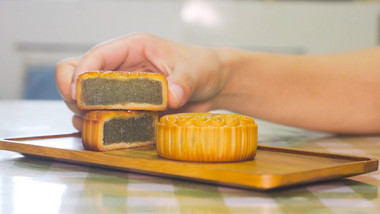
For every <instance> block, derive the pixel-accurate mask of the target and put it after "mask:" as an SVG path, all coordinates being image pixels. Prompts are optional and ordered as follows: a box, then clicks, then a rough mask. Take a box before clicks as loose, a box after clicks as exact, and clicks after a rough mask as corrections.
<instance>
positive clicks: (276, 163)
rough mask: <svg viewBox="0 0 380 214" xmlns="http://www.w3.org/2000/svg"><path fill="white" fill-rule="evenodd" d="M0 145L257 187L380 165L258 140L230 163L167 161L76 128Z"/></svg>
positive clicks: (43, 154) (352, 172) (150, 149)
mask: <svg viewBox="0 0 380 214" xmlns="http://www.w3.org/2000/svg"><path fill="white" fill-rule="evenodd" d="M0 149H2V150H9V151H15V152H19V153H22V154H26V155H32V156H40V157H44V158H50V159H54V160H61V161H66V162H71V163H80V164H86V165H90V166H101V167H106V168H112V169H118V170H125V171H130V172H139V173H144V174H151V175H159V176H165V177H172V178H177V179H185V180H189V181H198V182H206V183H211V184H218V185H225V186H232V187H239V188H245V189H255V190H269V189H275V188H281V187H286V186H293V185H299V184H306V183H311V182H316V181H322V180H331V179H337V178H342V177H347V176H352V175H357V174H362V173H367V172H371V171H375V170H377V169H378V160H377V159H375V158H370V157H359V156H348V155H338V154H332V153H319V152H310V151H305V150H298V149H290V148H281V147H273V146H260V145H259V146H258V150H257V155H256V158H255V160H253V161H244V162H231V163H195V162H182V161H172V160H167V159H163V158H160V157H158V156H157V153H156V150H155V147H154V146H151V147H144V148H135V149H123V150H114V151H108V152H94V151H88V150H84V148H83V146H82V141H81V136H80V135H79V134H78V133H74V134H65V135H54V136H37V137H24V138H8V139H2V140H0Z"/></svg>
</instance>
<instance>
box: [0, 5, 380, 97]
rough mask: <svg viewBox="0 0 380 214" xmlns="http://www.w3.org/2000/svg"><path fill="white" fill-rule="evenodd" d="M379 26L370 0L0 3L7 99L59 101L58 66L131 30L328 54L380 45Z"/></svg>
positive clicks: (1, 83) (1, 85) (0, 88)
mask: <svg viewBox="0 0 380 214" xmlns="http://www.w3.org/2000/svg"><path fill="white" fill-rule="evenodd" d="M379 27H380V4H379V3H377V1H364V0H361V1H360V0H357V1H348V0H341V1H317V0H315V1H313V0H309V1H306V0H305V1H284V0H282V1H280V0H278V1H275V0H271V1H268V0H267V1H265V0H261V1H260V0H256V1H254V0H214V1H208V0H32V1H31V0H17V1H15V0H0V99H60V96H59V94H58V92H57V89H56V87H55V79H54V67H55V64H56V63H57V62H58V61H59V60H61V59H63V58H66V57H70V56H78V55H82V54H84V53H85V52H86V51H87V50H88V49H89V48H91V47H92V46H93V45H95V44H97V43H99V42H102V41H104V40H108V39H111V38H114V37H119V36H122V35H125V34H129V33H132V32H148V33H152V34H156V35H158V36H161V37H164V38H168V39H172V40H176V41H181V42H189V43H196V44H201V45H206V46H210V47H237V48H242V49H247V50H254V51H263V52H273V53H289V54H323V53H332V52H340V51H347V50H355V49H362V48H369V47H373V46H376V45H378V44H379V41H380V34H379V31H380V30H379ZM379 60H380V59H379Z"/></svg>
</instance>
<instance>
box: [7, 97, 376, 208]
mask: <svg viewBox="0 0 380 214" xmlns="http://www.w3.org/2000/svg"><path fill="white" fill-rule="evenodd" d="M9 105H15V106H18V109H19V110H20V109H21V110H25V109H27V108H29V111H30V110H32V111H33V112H34V113H33V116H28V118H27V120H28V121H27V122H25V115H24V113H22V112H19V113H17V112H13V115H11V116H12V117H13V120H10V118H9V117H11V116H9V115H10V114H11V112H12V110H9V109H8V110H6V109H5V107H6V106H8V108H9ZM41 105H43V107H41ZM13 107H14V106H13ZM30 108H32V109H30ZM33 108H35V109H34V110H33ZM47 108H49V109H51V108H54V109H57V111H61V113H60V115H59V116H57V117H56V119H54V118H52V117H53V116H52V115H49V117H50V118H49V119H41V118H43V115H44V114H46V112H44V111H45V110H46V109H47ZM20 114H21V115H20ZM69 115H70V113H69V112H66V108H65V107H64V105H63V104H62V103H60V102H42V103H30V102H29V103H27V104H25V102H21V103H13V104H12V103H11V104H9V103H6V102H5V103H4V102H0V117H1V118H5V119H7V120H9V123H10V124H11V125H13V126H15V125H16V126H17V127H18V128H17V127H16V128H14V127H12V126H9V128H6V126H5V125H3V126H2V127H1V128H2V129H1V132H0V134H2V135H5V134H6V135H7V136H9V134H12V135H13V134H14V132H15V131H18V133H19V134H21V135H24V136H25V135H30V133H31V132H33V133H35V132H39V133H40V132H49V133H51V132H53V133H57V132H59V131H60V130H62V131H68V130H69V131H70V129H71V124H70V123H69V124H67V120H66V116H67V117H69ZM37 118H40V120H39V121H38V120H37ZM60 118H64V119H61V120H62V123H64V124H65V125H62V124H61V125H57V124H58V123H59V121H60ZM68 119H69V118H68ZM41 120H42V121H41ZM17 121H18V122H17ZM31 121H34V123H33V122H31ZM49 121H54V122H49ZM32 124H35V125H34V126H32ZM28 126H30V130H28V129H27V127H28ZM19 129H22V130H24V131H22V130H21V131H22V133H20V130H19ZM259 133H260V135H259V143H260V144H263V145H275V146H283V147H292V148H301V149H307V150H313V151H326V152H334V153H344V154H355V155H364V156H373V157H380V136H356V137H355V136H331V135H327V134H323V133H315V132H309V131H304V130H298V129H292V128H288V127H283V126H278V125H273V124H269V123H264V122H259ZM37 134H38V133H37ZM379 186H380V173H379V171H376V172H372V173H368V174H363V175H359V176H354V177H350V178H347V179H340V180H334V181H327V182H323V183H317V184H311V185H305V186H298V187H292V188H286V189H280V190H274V191H269V192H259V191H252V190H242V189H235V188H227V187H222V186H215V185H208V184H202V183H194V182H188V181H181V180H174V179H169V178H162V177H154V176H148V175H143V174H136V173H126V172H120V171H115V170H108V169H102V168H96V167H87V166H83V165H76V164H68V163H62V162H55V161H49V160H41V159H33V158H26V157H23V156H22V155H20V154H18V153H14V152H7V151H0V213H39V214H42V213H289V214H290V213H291V214H293V213H380V199H379V190H378V187H379Z"/></svg>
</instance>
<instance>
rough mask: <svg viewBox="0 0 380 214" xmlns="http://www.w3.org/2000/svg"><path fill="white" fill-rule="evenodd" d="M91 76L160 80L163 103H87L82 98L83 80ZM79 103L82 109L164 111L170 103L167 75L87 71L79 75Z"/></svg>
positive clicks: (77, 86)
mask: <svg viewBox="0 0 380 214" xmlns="http://www.w3.org/2000/svg"><path fill="white" fill-rule="evenodd" d="M89 78H104V79H116V80H126V79H134V78H140V79H141V78H143V79H151V80H155V81H159V82H161V84H162V99H163V102H162V104H157V105H155V104H148V103H132V102H131V103H128V104H113V105H86V104H85V103H84V102H83V100H82V96H81V94H82V87H81V84H82V81H83V80H85V79H89ZM76 88H77V103H78V107H79V108H80V109H82V110H103V109H110V110H113V109H115V110H116V109H119V110H150V111H162V110H165V109H166V108H167V103H168V83H167V80H166V77H165V76H164V75H161V74H156V73H148V72H125V71H91V72H85V73H82V74H80V75H79V76H78V79H77V85H76Z"/></svg>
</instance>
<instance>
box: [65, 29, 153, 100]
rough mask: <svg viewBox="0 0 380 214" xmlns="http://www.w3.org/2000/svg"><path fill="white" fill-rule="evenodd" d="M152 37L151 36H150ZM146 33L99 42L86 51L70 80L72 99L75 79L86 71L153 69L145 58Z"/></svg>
mask: <svg viewBox="0 0 380 214" xmlns="http://www.w3.org/2000/svg"><path fill="white" fill-rule="evenodd" d="M152 38H153V37H152ZM148 40H149V38H148V36H147V35H146V34H134V35H128V36H124V37H120V38H117V39H113V40H110V41H107V42H104V43H101V44H99V45H97V46H95V47H94V48H92V49H91V50H90V51H88V52H87V53H86V54H85V56H84V57H83V58H82V60H81V61H80V62H79V63H78V66H77V67H76V68H75V70H74V73H73V78H72V80H71V91H72V99H73V100H75V99H76V87H75V86H76V81H77V78H78V76H79V75H80V74H81V73H83V72H86V71H95V70H116V69H118V68H123V69H142V68H143V69H144V68H145V69H150V70H152V69H155V68H154V66H152V64H151V63H150V62H149V61H148V60H147V59H146V54H145V51H144V48H145V42H147V41H148Z"/></svg>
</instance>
